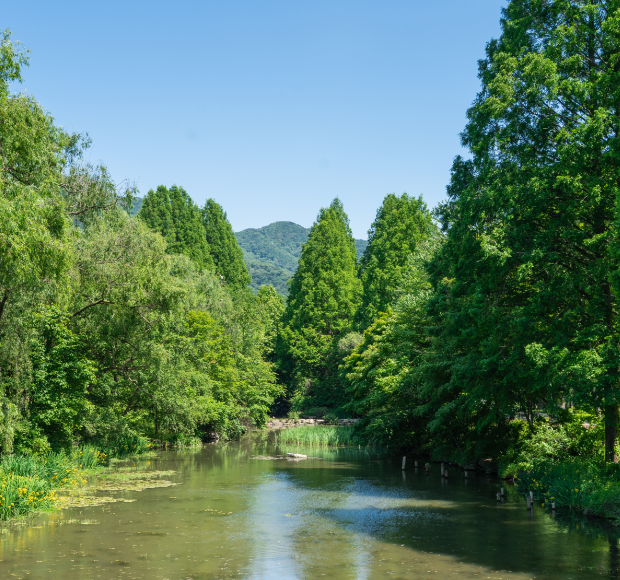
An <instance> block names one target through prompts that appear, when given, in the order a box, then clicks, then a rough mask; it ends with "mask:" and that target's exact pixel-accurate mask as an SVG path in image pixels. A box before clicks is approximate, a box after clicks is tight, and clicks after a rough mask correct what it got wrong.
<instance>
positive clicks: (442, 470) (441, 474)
mask: <svg viewBox="0 0 620 580" xmlns="http://www.w3.org/2000/svg"><path fill="white" fill-rule="evenodd" d="M440 471H441V477H443V463H442V464H441V469H440Z"/></svg>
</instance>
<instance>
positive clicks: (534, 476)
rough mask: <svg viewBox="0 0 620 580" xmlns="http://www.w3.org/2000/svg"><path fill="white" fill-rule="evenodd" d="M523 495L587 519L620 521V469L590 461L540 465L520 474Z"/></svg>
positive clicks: (537, 464)
mask: <svg viewBox="0 0 620 580" xmlns="http://www.w3.org/2000/svg"><path fill="white" fill-rule="evenodd" d="M516 482H517V485H518V489H519V492H520V493H523V494H527V493H528V492H530V491H532V492H534V498H535V499H538V500H541V501H542V502H543V503H544V504H545V505H546V506H548V507H550V506H551V504H552V503H555V506H556V508H567V509H573V510H577V511H581V512H583V513H584V514H585V515H589V516H594V517H602V518H610V519H613V520H616V521H620V466H618V465H613V464H612V465H605V464H599V463H594V462H587V461H572V462H566V463H551V462H539V463H536V464H535V465H534V466H533V467H532V469H530V470H528V471H526V472H519V475H518V477H517V480H516Z"/></svg>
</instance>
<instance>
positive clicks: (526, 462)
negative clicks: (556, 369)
mask: <svg viewBox="0 0 620 580" xmlns="http://www.w3.org/2000/svg"><path fill="white" fill-rule="evenodd" d="M563 415H564V420H562V421H560V422H556V423H552V422H550V421H549V420H548V419H546V418H544V419H539V420H536V421H533V422H532V423H531V424H528V423H526V422H525V421H514V422H513V423H514V425H515V427H516V430H515V434H516V438H513V439H512V440H511V441H506V442H505V443H508V444H507V445H506V448H505V449H504V450H503V452H502V453H501V455H500V475H501V476H502V477H507V478H508V477H514V476H516V474H517V472H519V471H528V470H531V469H533V467H534V465H535V464H537V463H540V462H545V463H547V464H550V463H560V462H567V461H574V460H588V461H597V462H599V463H602V461H603V441H604V429H603V428H601V426H600V425H597V424H596V423H597V422H598V421H599V419H598V417H597V416H596V415H590V414H588V413H584V412H581V411H573V410H571V411H570V412H564V413H563Z"/></svg>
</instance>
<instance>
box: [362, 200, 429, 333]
mask: <svg viewBox="0 0 620 580" xmlns="http://www.w3.org/2000/svg"><path fill="white" fill-rule="evenodd" d="M436 229H437V228H436V226H435V225H434V223H433V221H432V218H431V214H430V212H429V211H428V209H427V207H426V204H425V203H424V201H422V198H421V197H420V198H418V199H416V198H412V197H409V196H408V195H407V194H406V193H403V194H402V195H401V196H400V197H397V196H396V195H394V194H393V193H390V194H389V195H387V196H386V197H385V199H384V200H383V204H382V205H381V207H380V208H379V209H378V210H377V217H376V218H375V221H374V223H373V224H372V227H371V228H370V230H369V231H368V246H367V247H366V250H365V252H364V255H363V256H362V259H361V263H360V278H361V280H362V288H363V291H362V304H361V306H360V308H359V311H358V313H357V315H356V319H357V322H358V324H359V327H360V329H362V330H363V329H365V328H367V327H368V326H370V324H372V322H373V321H374V320H375V319H376V318H377V317H378V316H379V314H380V313H381V312H387V309H388V307H389V305H390V304H392V302H393V300H394V293H395V292H396V289H397V288H398V286H399V284H400V283H401V280H402V276H403V273H404V272H405V271H406V269H407V260H408V258H409V255H410V254H412V253H413V252H415V249H416V247H417V245H418V244H419V243H420V242H422V241H423V240H425V239H427V238H429V237H430V236H431V235H432V234H433V233H434V231H436Z"/></svg>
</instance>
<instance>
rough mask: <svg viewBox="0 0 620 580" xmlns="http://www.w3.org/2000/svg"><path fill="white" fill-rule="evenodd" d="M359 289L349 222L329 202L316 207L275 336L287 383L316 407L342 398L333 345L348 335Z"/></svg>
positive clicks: (337, 202)
mask: <svg viewBox="0 0 620 580" xmlns="http://www.w3.org/2000/svg"><path fill="white" fill-rule="evenodd" d="M360 290H361V288H360V282H359V279H358V277H357V261H356V250H355V241H354V239H353V236H352V234H351V229H350V227H349V219H348V217H347V215H346V214H345V212H344V208H343V206H342V203H341V202H340V200H339V199H335V200H334V201H333V202H332V204H331V205H330V206H329V207H327V208H323V209H321V211H320V212H319V215H318V217H317V220H316V222H315V223H314V224H313V226H312V228H311V230H310V236H309V237H308V241H307V242H306V243H305V244H304V245H303V248H302V251H301V256H300V258H299V266H298V268H297V271H296V272H295V275H294V276H293V279H292V283H291V287H290V294H289V296H288V300H287V307H286V311H285V313H284V317H283V322H282V327H283V328H282V332H281V347H280V348H281V352H283V353H284V355H283V359H284V362H283V368H284V369H285V372H286V373H287V376H288V378H289V380H290V381H291V383H290V384H294V385H295V389H296V393H297V394H298V395H299V396H301V397H309V398H312V399H313V401H314V403H315V404H317V405H320V406H322V405H334V404H337V403H338V402H339V401H340V400H341V399H342V395H343V389H342V386H341V385H340V384H339V382H338V365H339V362H340V361H341V359H342V354H341V352H340V351H339V349H338V342H339V340H340V339H341V338H343V337H344V336H345V335H346V334H348V333H349V332H351V331H352V328H353V316H354V314H355V311H356V309H357V307H358V303H359V296H360Z"/></svg>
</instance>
